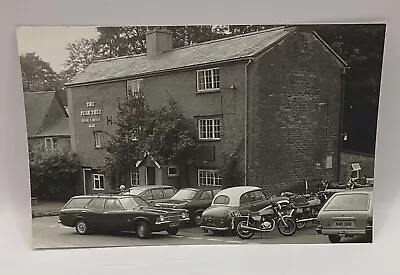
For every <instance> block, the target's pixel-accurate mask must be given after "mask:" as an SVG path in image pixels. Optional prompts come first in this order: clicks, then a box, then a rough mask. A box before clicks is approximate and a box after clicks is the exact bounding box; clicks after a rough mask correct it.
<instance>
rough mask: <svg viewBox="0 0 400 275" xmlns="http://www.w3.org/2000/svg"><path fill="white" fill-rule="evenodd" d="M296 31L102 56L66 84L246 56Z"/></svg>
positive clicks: (278, 29)
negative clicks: (150, 53) (151, 54)
mask: <svg viewBox="0 0 400 275" xmlns="http://www.w3.org/2000/svg"><path fill="white" fill-rule="evenodd" d="M293 31H295V28H293V27H292V28H285V27H279V28H273V29H268V30H264V31H258V32H252V33H248V34H243V35H238V36H232V37H227V38H222V39H218V40H213V41H208V42H204V43H199V44H194V45H190V46H186V47H181V48H176V49H173V50H171V51H168V52H164V53H162V54H160V55H158V56H156V57H153V58H148V57H147V55H146V54H140V55H132V56H126V57H119V58H111V59H104V60H99V61H95V62H94V63H92V64H91V65H89V66H88V67H87V68H86V69H85V70H84V71H83V72H81V73H80V74H78V75H76V76H75V77H74V78H73V79H71V80H70V82H68V83H67V84H66V86H70V85H78V84H85V83H93V82H98V81H104V80H115V79H123V78H128V77H139V76H144V75H148V74H152V73H153V74H154V73H160V72H164V71H170V70H176V69H182V68H186V67H191V66H200V65H206V64H210V63H219V62H226V61H234V60H240V59H245V58H249V57H253V56H255V55H257V54H258V53H260V52H262V51H263V50H265V49H266V48H268V47H270V46H272V45H275V44H276V43H277V42H279V41H280V40H282V39H283V38H285V37H286V36H287V35H289V34H291V33H292V32H293Z"/></svg>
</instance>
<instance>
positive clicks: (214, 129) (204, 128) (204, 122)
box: [199, 118, 221, 140]
mask: <svg viewBox="0 0 400 275" xmlns="http://www.w3.org/2000/svg"><path fill="white" fill-rule="evenodd" d="M199 139H214V140H219V139H221V118H207V119H199Z"/></svg>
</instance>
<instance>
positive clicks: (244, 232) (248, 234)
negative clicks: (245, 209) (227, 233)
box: [236, 221, 255, 240]
mask: <svg viewBox="0 0 400 275" xmlns="http://www.w3.org/2000/svg"><path fill="white" fill-rule="evenodd" d="M246 223H247V222H246V221H241V222H239V223H238V224H237V226H236V235H237V236H238V237H239V238H241V239H244V240H247V239H251V238H253V236H254V234H255V232H254V231H253V230H249V229H243V228H242V225H246Z"/></svg>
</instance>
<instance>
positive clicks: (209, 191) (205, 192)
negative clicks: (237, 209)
mask: <svg viewBox="0 0 400 275" xmlns="http://www.w3.org/2000/svg"><path fill="white" fill-rule="evenodd" d="M204 194H211V197H210V198H204V197H203V195H204ZM213 198H214V195H213V193H212V191H211V190H204V191H203V193H201V195H200V197H199V200H212V199H213Z"/></svg>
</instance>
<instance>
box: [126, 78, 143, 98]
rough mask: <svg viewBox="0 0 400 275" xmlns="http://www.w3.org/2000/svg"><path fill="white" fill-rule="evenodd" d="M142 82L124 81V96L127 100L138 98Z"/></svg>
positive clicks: (139, 80) (136, 80)
mask: <svg viewBox="0 0 400 275" xmlns="http://www.w3.org/2000/svg"><path fill="white" fill-rule="evenodd" d="M142 82H143V79H133V80H127V81H126V94H127V96H128V98H130V97H131V96H133V97H136V98H137V97H138V96H139V94H140V89H141V87H142Z"/></svg>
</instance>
